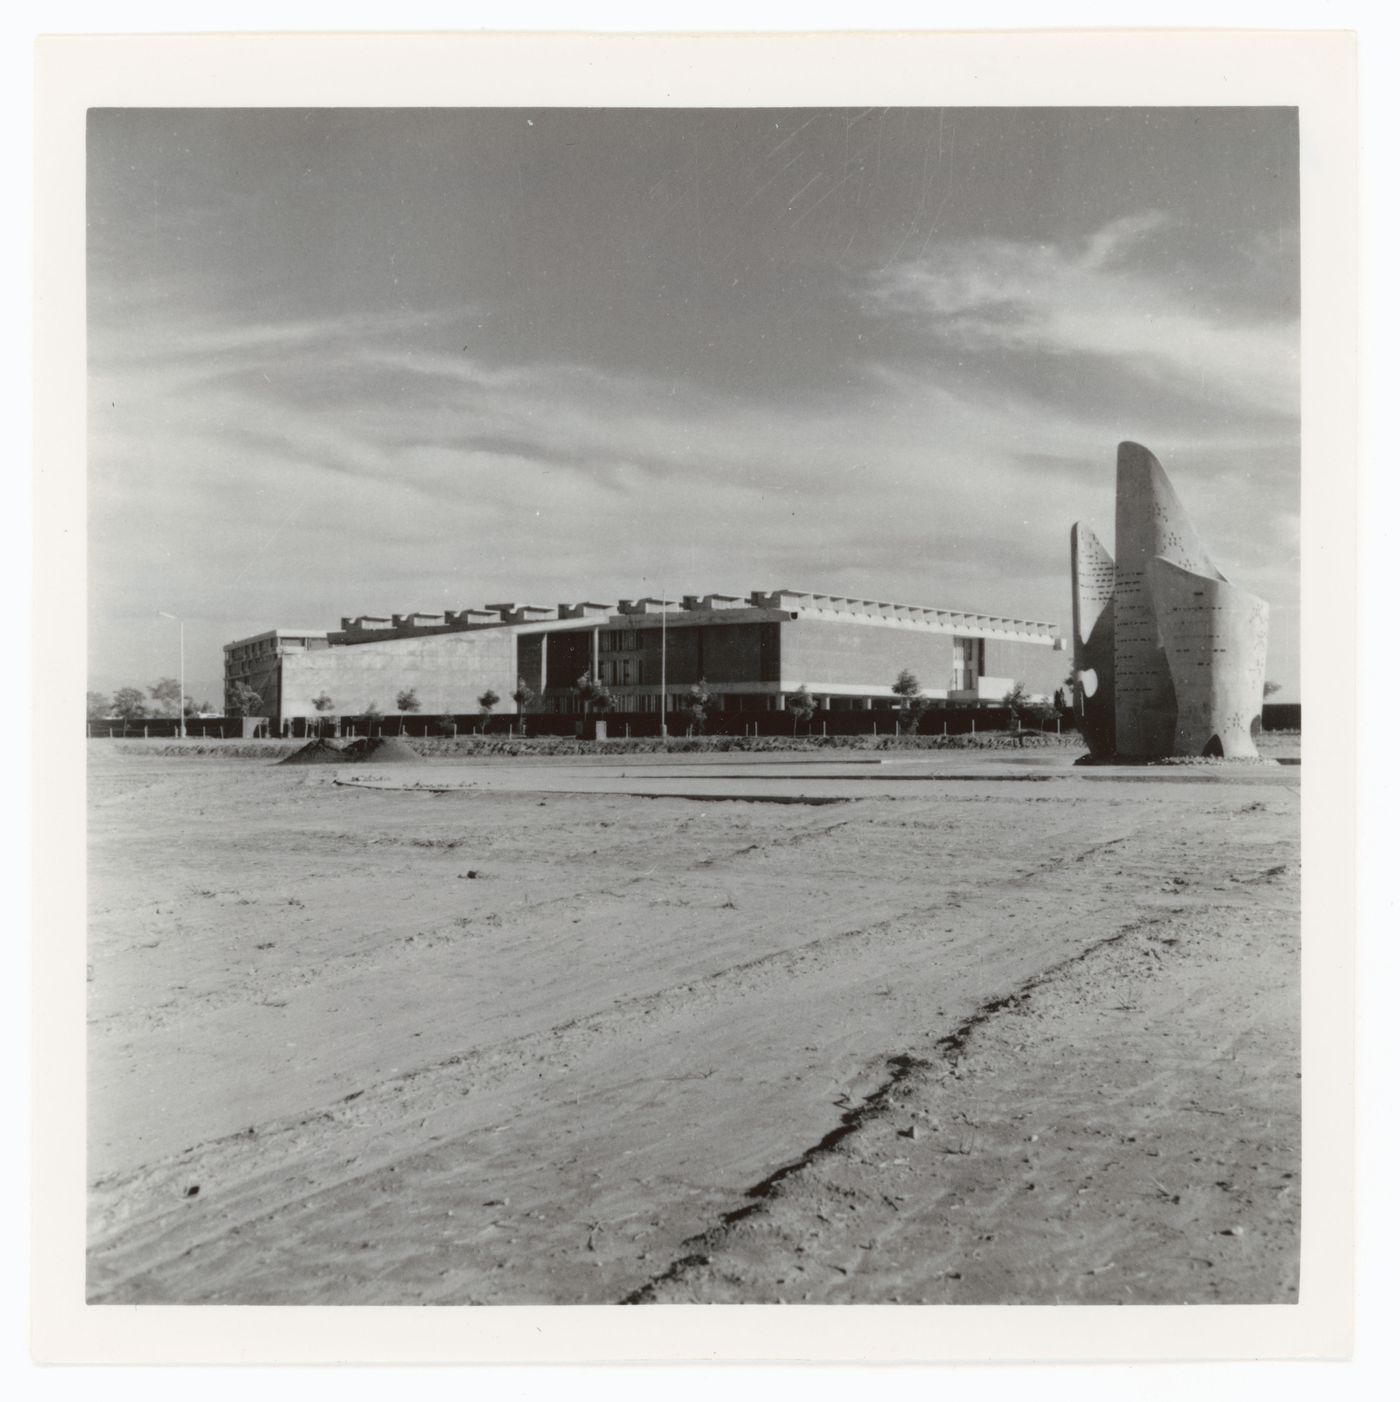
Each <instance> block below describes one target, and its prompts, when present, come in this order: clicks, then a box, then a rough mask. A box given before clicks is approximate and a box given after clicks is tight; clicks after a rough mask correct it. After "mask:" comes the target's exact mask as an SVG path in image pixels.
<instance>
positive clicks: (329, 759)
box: [278, 735, 423, 764]
mask: <svg viewBox="0 0 1400 1402" xmlns="http://www.w3.org/2000/svg"><path fill="white" fill-rule="evenodd" d="M367 760H373V761H374V763H375V764H421V763H422V762H423V757H422V756H421V755H420V754H418V753H417V752H416V751H415V750H414V749H413V748H412V747H411V746H410V745H409V743H408V741H407V740H400V739H398V738H397V737H396V736H392V735H376V736H374V737H373V738H370V737H368V736H361V737H360V738H359V739H358V740H325V739H322V740H312V741H310V742H308V743H307V744H305V745H303V746H302V747H301V749H299V750H297V751H295V752H294V753H292V754H289V755H288V756H287V757H286V759H283V760H279V761H278V763H279V764H363V763H364V762H365V761H367Z"/></svg>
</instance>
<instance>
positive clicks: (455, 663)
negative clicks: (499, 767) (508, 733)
mask: <svg viewBox="0 0 1400 1402" xmlns="http://www.w3.org/2000/svg"><path fill="white" fill-rule="evenodd" d="M515 678H516V672H515V639H514V637H513V636H512V633H511V630H509V629H508V628H495V629H484V630H482V631H481V632H472V633H456V634H451V633H449V634H437V635H431V636H428V637H423V638H402V639H395V640H393V641H386V642H374V643H365V644H363V645H361V646H358V647H332V648H325V649H321V650H317V651H305V652H287V653H284V654H283V656H282V682H281V690H280V705H279V708H278V710H277V712H276V714H275V716H273V717H272V718H273V719H276V720H278V721H283V720H289V719H293V718H296V717H302V716H314V715H316V714H317V711H316V707H315V705H314V704H313V698H315V697H317V696H320V695H321V694H322V693H324V694H326V695H328V696H329V697H330V698H331V700H332V702H333V703H334V704H333V705H332V706H331V708H330V710H331V712H332V713H335V714H340V715H361V714H363V713H364V712H365V711H367V710H368V709H369V708H370V707H371V706H373V707H375V708H377V709H378V710H379V711H381V712H383V713H384V714H386V715H390V714H393V713H394V712H395V710H396V706H395V704H394V698H395V697H396V696H397V695H398V694H399V692H401V691H405V690H412V691H415V692H416V693H417V695H418V704H419V709H420V710H421V711H422V712H423V713H424V714H426V715H459V714H462V713H464V712H469V711H476V710H477V709H479V708H478V705H477V697H479V696H480V695H481V694H482V693H483V692H485V691H487V690H491V691H494V692H495V693H496V694H497V695H498V696H499V697H501V699H502V702H503V709H505V710H513V709H514V703H513V702H511V701H510V700H508V699H507V698H509V696H510V693H511V692H512V691H514V690H515Z"/></svg>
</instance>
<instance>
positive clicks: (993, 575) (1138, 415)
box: [88, 108, 1299, 703]
mask: <svg viewBox="0 0 1400 1402" xmlns="http://www.w3.org/2000/svg"><path fill="white" fill-rule="evenodd" d="M88 178H89V253H88V261H89V267H88V272H89V286H88V292H89V302H88V306H89V325H90V344H89V355H90V368H91V394H90V403H89V426H90V444H91V461H90V495H89V529H90V580H89V582H90V597H91V615H90V685H91V686H92V687H93V688H94V689H96V690H99V691H106V692H110V691H112V690H114V689H115V688H116V687H118V686H122V685H127V684H135V685H142V686H144V685H148V684H149V683H151V682H153V681H154V680H155V679H156V678H157V677H158V676H161V675H171V674H173V673H174V671H175V668H176V663H177V661H178V653H177V638H176V636H175V625H174V624H173V623H171V622H169V621H168V620H165V619H162V618H160V617H158V616H157V611H158V610H166V611H167V612H170V613H175V614H180V615H182V616H183V617H184V618H185V620H186V648H187V654H188V658H187V672H188V678H187V689H188V690H189V691H190V692H191V693H192V694H193V695H194V696H195V699H196V700H203V699H205V698H206V697H207V698H209V699H212V700H214V701H215V702H216V703H217V702H218V701H219V700H220V697H221V681H220V677H221V669H222V655H221V651H220V649H221V647H222V645H223V644H224V643H225V642H228V641H230V640H232V639H234V638H237V637H241V636H244V635H247V634H250V633H255V632H259V631H262V630H263V629H266V628H272V627H304V628H334V627H336V626H337V625H338V622H339V619H340V617H341V615H342V614H359V613H383V614H387V613H391V612H406V611H409V610H412V609H424V610H430V611H440V610H441V609H443V608H464V607H472V606H480V605H481V604H483V603H486V602H495V601H498V600H515V601H519V602H528V603H545V604H551V605H552V604H555V603H558V602H559V601H561V600H566V601H572V600H576V599H583V598H588V599H596V600H603V601H611V600H615V599H617V598H618V597H620V596H635V595H638V594H643V593H652V594H658V593H660V592H661V591H662V590H663V589H665V590H666V591H667V592H668V593H669V594H671V595H678V594H680V593H683V592H691V593H705V592H710V591H719V592H728V593H747V592H748V591H749V590H750V589H754V588H775V587H790V588H797V589H811V590H818V591H822V592H831V593H849V594H855V595H859V596H861V597H864V598H880V599H892V600H895V601H898V602H902V603H913V604H927V605H936V606H940V607H951V608H972V609H976V610H979V611H983V612H993V613H1006V614H1012V615H1015V616H1017V617H1030V618H1038V619H1044V620H1047V621H1051V622H1055V623H1057V624H1058V625H1059V626H1060V627H1061V628H1062V630H1063V631H1064V632H1066V633H1068V631H1069V614H1070V608H1069V578H1068V563H1069V528H1070V525H1071V524H1072V522H1074V521H1075V520H1084V521H1085V522H1086V523H1088V524H1089V525H1091V526H1092V527H1093V528H1094V529H1095V530H1096V532H1097V533H1098V534H1099V536H1100V538H1101V539H1102V540H1103V542H1104V544H1105V545H1106V546H1107V547H1108V548H1109V549H1110V550H1111V549H1112V538H1113V468H1114V453H1115V447H1116V444H1117V442H1118V441H1119V440H1120V439H1122V438H1134V439H1137V440H1139V441H1141V442H1143V443H1145V444H1147V446H1148V447H1150V448H1152V449H1153V451H1154V452H1156V454H1157V455H1158V457H1159V458H1160V459H1161V460H1162V462H1163V464H1164V466H1165V467H1166V469H1167V471H1168V473H1169V474H1170V475H1171V477H1172V479H1173V481H1174V482H1175V485H1176V488H1177V491H1178V494H1179V495H1180V497H1181V499H1182V502H1183V503H1184V505H1185V507H1186V509H1187V511H1188V512H1189V513H1190V514H1191V516H1192V517H1193V519H1194V521H1195V523H1196V526H1197V528H1198V530H1199V532H1200V534H1201V536H1202V538H1203V540H1204V542H1205V544H1206V547H1207V549H1209V550H1210V551H1211V553H1212V555H1213V557H1214V559H1215V562H1216V564H1217V565H1218V566H1219V567H1220V568H1221V570H1222V571H1223V572H1224V573H1225V574H1226V575H1227V576H1228V577H1229V578H1231V579H1233V580H1235V581H1236V582H1237V583H1239V584H1241V585H1243V586H1244V587H1245V588H1248V589H1250V590H1252V591H1254V592H1256V593H1259V594H1261V595H1262V596H1263V597H1264V598H1266V599H1267V600H1268V602H1269V604H1270V607H1271V611H1272V616H1271V640H1270V658H1269V665H1268V674H1269V675H1270V676H1271V677H1274V678H1276V679H1277V680H1279V681H1280V682H1281V683H1283V688H1284V689H1283V691H1282V692H1281V693H1280V699H1296V698H1297V665H1298V648H1297V608H1298V597H1297V595H1298V589H1297V573H1298V525H1299V522H1298V489H1299V416H1298V182H1297V138H1296V123H1295V120H1294V116H1293V114H1292V112H1291V111H1282V110H1274V109H1224V110H1215V109H1212V110H1200V109H1172V110H1166V109H1095V110H1071V109H1036V110H1029V109H1026V110H1019V109H969V108H958V109H951V108H950V109H942V110H940V109H933V108H925V109H918V110H899V109H897V110H882V109H870V110H856V109H850V110H836V111H797V112H791V111H778V110H765V111H753V110H748V111H738V110H736V111H717V110H710V111H690V112H687V111H662V112H657V111H636V110H634V111H621V110H613V111H588V112H576V111H561V110H551V109H541V110H530V109H516V110H510V111H364V110H358V111H312V112H287V111H226V110H208V111H198V112H182V111H169V110H165V111H161V110H151V111H97V112H94V113H92V114H91V117H90V125H89V177H88Z"/></svg>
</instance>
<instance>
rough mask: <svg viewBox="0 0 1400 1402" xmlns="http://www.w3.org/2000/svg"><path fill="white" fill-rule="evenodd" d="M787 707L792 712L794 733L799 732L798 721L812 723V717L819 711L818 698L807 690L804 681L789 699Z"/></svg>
mask: <svg viewBox="0 0 1400 1402" xmlns="http://www.w3.org/2000/svg"><path fill="white" fill-rule="evenodd" d="M787 708H788V710H789V711H790V712H791V713H792V733H793V734H794V735H796V734H797V723H798V722H799V721H801V722H802V724H803V725H811V723H812V717H813V716H814V715H815V714H816V712H817V698H816V697H815V696H813V695H812V693H811V692H810V691H808V690H807V684H806V682H804V683H803V684H802V685H801V686H799V687H798V688H797V690H796V691H794V692H793V693H792V695H791V696H789V697H788V699H787Z"/></svg>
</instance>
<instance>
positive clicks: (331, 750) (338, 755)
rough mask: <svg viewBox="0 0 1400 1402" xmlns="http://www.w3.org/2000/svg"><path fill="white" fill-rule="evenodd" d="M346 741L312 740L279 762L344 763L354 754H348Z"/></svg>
mask: <svg viewBox="0 0 1400 1402" xmlns="http://www.w3.org/2000/svg"><path fill="white" fill-rule="evenodd" d="M345 751H346V746H345V743H344V742H343V741H341V740H325V739H321V740H311V741H309V742H308V743H307V744H305V745H303V746H302V747H301V749H299V750H293V751H292V753H291V754H289V755H288V756H287V757H286V759H281V760H278V761H277V762H278V763H279V764H344V763H345V761H346V760H347V759H351V758H353V756H350V755H347V754H346V752H345Z"/></svg>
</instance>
